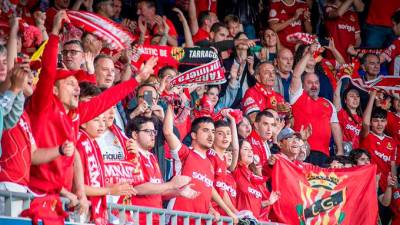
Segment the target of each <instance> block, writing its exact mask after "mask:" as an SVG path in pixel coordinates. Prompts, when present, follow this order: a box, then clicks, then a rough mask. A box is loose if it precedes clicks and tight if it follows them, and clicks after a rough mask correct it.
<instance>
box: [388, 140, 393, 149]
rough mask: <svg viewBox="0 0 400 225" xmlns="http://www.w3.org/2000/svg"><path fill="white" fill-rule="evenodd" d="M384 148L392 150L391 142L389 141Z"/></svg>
mask: <svg viewBox="0 0 400 225" xmlns="http://www.w3.org/2000/svg"><path fill="white" fill-rule="evenodd" d="M386 148H387V149H389V150H393V146H392V144H390V142H389V143H388V144H387V146H386Z"/></svg>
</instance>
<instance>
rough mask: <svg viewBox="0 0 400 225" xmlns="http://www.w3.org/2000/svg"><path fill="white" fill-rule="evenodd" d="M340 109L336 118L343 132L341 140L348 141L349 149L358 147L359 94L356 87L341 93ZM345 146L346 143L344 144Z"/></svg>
mask: <svg viewBox="0 0 400 225" xmlns="http://www.w3.org/2000/svg"><path fill="white" fill-rule="evenodd" d="M342 105H343V107H342V109H340V110H339V112H338V119H339V124H340V127H341V128H342V133H343V142H344V143H348V145H347V146H349V147H350V145H351V148H349V150H351V149H355V148H358V147H359V139H360V138H359V136H360V130H361V126H362V112H361V106H360V94H359V92H358V90H357V89H356V88H348V89H346V90H345V91H344V93H343V101H342ZM345 146H346V144H345Z"/></svg>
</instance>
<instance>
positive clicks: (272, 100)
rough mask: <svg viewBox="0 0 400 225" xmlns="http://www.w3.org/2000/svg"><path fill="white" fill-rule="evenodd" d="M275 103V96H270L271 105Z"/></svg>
mask: <svg viewBox="0 0 400 225" xmlns="http://www.w3.org/2000/svg"><path fill="white" fill-rule="evenodd" d="M276 104H277V101H276V97H275V96H272V97H271V105H272V106H276Z"/></svg>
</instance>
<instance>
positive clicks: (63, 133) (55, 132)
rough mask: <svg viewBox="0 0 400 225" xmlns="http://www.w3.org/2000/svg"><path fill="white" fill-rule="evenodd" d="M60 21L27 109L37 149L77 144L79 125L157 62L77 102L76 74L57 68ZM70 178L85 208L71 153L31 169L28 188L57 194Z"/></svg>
mask: <svg viewBox="0 0 400 225" xmlns="http://www.w3.org/2000/svg"><path fill="white" fill-rule="evenodd" d="M63 20H65V21H68V17H67V15H66V12H65V11H59V12H58V13H57V15H56V17H55V21H54V26H53V29H52V32H51V34H50V37H49V41H48V43H47V45H46V48H45V50H44V52H43V57H42V62H43V65H46V66H43V67H42V71H41V78H40V80H39V82H38V84H37V86H36V91H35V92H34V94H33V95H32V97H31V101H30V103H29V105H28V106H27V112H28V115H29V117H30V120H31V125H32V131H33V135H34V137H35V140H36V141H37V146H38V147H40V148H49V147H55V146H60V145H61V144H62V143H64V142H65V141H70V142H73V143H76V141H77V132H78V128H79V125H80V124H82V123H85V122H87V121H89V120H91V119H92V118H94V117H96V116H97V115H99V114H101V113H102V112H104V111H105V110H106V109H108V108H110V107H111V106H112V105H114V104H116V103H117V102H118V101H119V100H121V99H122V98H124V97H125V96H126V95H128V94H129V93H130V92H131V91H132V90H133V89H134V88H135V87H136V86H137V85H138V81H139V82H140V81H142V80H145V79H147V77H148V76H149V73H151V72H152V71H151V70H152V68H153V67H154V65H155V63H156V61H157V59H156V58H153V59H150V60H149V62H148V64H147V66H145V68H146V69H145V70H142V72H141V73H140V74H138V75H137V76H136V79H132V80H129V81H126V82H123V83H121V84H120V85H117V86H115V87H114V88H110V89H109V90H107V91H105V92H103V93H102V94H101V95H99V96H96V97H94V98H92V99H91V100H90V101H88V102H82V103H78V98H79V92H80V90H79V86H78V81H77V79H76V78H75V76H74V75H75V72H74V71H67V70H57V68H56V66H57V53H58V45H59V37H58V35H59V32H60V30H61V28H62V21H63ZM150 64H151V65H150ZM44 121H46V122H44ZM50 168H51V169H50ZM73 179H74V181H75V182H74V184H75V186H76V187H75V190H76V193H77V195H78V199H80V200H81V206H83V207H85V206H86V207H87V205H86V196H85V194H84V190H83V173H82V165H81V161H80V157H79V154H73V157H68V156H61V157H58V158H57V159H55V160H53V161H52V162H50V163H48V164H44V165H40V166H33V167H32V168H31V180H30V183H29V186H30V189H31V190H32V191H34V192H37V193H47V194H58V193H60V191H61V190H66V191H70V190H72V183H73V182H72V181H73Z"/></svg>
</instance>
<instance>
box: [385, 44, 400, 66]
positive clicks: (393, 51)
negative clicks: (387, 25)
mask: <svg viewBox="0 0 400 225" xmlns="http://www.w3.org/2000/svg"><path fill="white" fill-rule="evenodd" d="M383 54H384V55H385V56H386V58H387V59H388V61H389V62H390V68H389V73H390V74H394V70H395V68H394V67H395V63H394V61H395V60H394V59H395V58H396V57H397V56H399V55H400V37H398V38H397V39H396V40H394V41H393V42H392V44H391V45H390V46H389V47H387V48H386V50H385V51H384V52H383Z"/></svg>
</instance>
